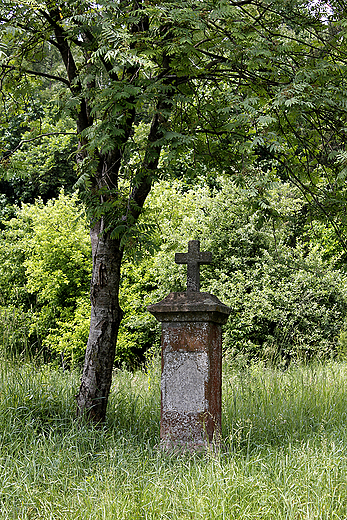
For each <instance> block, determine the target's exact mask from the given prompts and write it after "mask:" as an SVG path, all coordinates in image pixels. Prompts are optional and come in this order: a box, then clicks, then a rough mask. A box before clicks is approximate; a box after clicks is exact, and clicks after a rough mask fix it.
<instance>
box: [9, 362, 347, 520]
mask: <svg viewBox="0 0 347 520" xmlns="http://www.w3.org/2000/svg"><path fill="white" fill-rule="evenodd" d="M159 378H160V374H159V364H158V363H154V364H153V365H151V366H150V367H148V370H147V372H144V371H139V372H136V373H130V372H127V371H124V370H123V371H121V370H117V371H115V374H114V383H113V387H112V392H111V398H110V402H109V408H108V420H107V424H105V426H104V427H102V428H100V429H95V428H93V427H91V426H88V425H86V424H82V423H77V422H76V421H75V418H74V414H75V403H74V394H75V393H76V390H77V388H78V383H79V374H77V373H74V372H72V373H70V372H63V371H62V370H61V369H60V370H58V369H55V368H50V367H49V366H47V365H46V366H35V365H33V364H29V363H28V364H27V363H23V364H21V365H20V364H18V363H16V364H14V363H10V362H2V363H1V368H0V468H1V469H0V482H1V486H0V516H1V518H2V519H4V520H5V519H20V520H24V519H25V520H28V519H45V520H48V519H58V518H59V519H68V520H70V519H83V520H87V519H88V520H89V519H107V520H109V519H129V520H130V519H131V520H133V519H159V518H160V519H161V518H162V519H164V518H165V519H172V520H174V519H175V520H176V519H197V518H203V519H234V518H235V519H329V520H330V519H344V518H346V516H347V433H346V431H347V428H346V426H347V365H346V364H345V363H337V362H331V363H328V364H325V365H322V364H320V365H319V364H316V365H310V366H303V365H302V366H294V365H293V366H291V367H290V368H289V369H288V370H286V371H279V370H275V369H270V368H266V367H264V365H262V364H261V363H258V364H254V365H252V366H250V367H248V368H237V367H233V366H231V365H230V364H225V365H224V379H223V432H222V445H221V449H220V450H219V451H218V452H211V453H207V454H204V455H201V454H200V455H184V456H180V457H177V456H173V455H165V454H164V453H162V452H161V451H160V450H158V449H157V445H158V442H159V415H160V411H159V410H160V391H159Z"/></svg>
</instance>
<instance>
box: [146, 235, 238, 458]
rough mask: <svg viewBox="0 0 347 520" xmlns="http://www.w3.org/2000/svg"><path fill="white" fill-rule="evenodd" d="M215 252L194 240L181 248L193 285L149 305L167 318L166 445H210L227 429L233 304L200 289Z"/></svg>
mask: <svg viewBox="0 0 347 520" xmlns="http://www.w3.org/2000/svg"><path fill="white" fill-rule="evenodd" d="M211 260H212V254H211V253H208V252H200V243H199V241H198V240H191V241H190V242H189V244H188V253H176V255H175V262H176V263H177V264H187V291H186V292H179V293H170V294H169V295H168V296H167V297H166V298H164V300H162V301H161V302H159V303H157V304H155V305H150V306H149V307H148V310H149V312H151V313H152V314H153V315H154V316H155V317H156V318H157V320H158V321H160V322H161V323H162V336H161V348H162V376H161V422H160V438H161V445H162V446H163V448H164V449H172V448H183V449H184V448H187V449H190V450H196V449H201V448H204V447H207V446H208V445H209V443H210V442H211V441H212V440H213V439H214V438H216V439H218V438H219V435H220V431H221V405H222V395H221V387H222V330H221V326H222V324H224V323H226V321H227V319H228V316H229V314H230V308H229V307H227V306H226V305H224V304H223V303H221V302H220V301H219V300H218V298H216V297H215V296H213V295H212V294H209V293H201V292H200V265H201V264H208V263H210V262H211Z"/></svg>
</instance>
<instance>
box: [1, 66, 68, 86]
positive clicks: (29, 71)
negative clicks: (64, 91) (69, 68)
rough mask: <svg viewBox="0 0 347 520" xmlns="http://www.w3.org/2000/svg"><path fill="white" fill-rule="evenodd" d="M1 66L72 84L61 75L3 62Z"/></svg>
mask: <svg viewBox="0 0 347 520" xmlns="http://www.w3.org/2000/svg"><path fill="white" fill-rule="evenodd" d="M0 67H1V68H3V69H8V70H16V71H18V72H24V73H25V74H31V75H32V76H40V77H42V78H47V79H53V80H54V81H60V82H61V83H64V85H67V86H68V87H69V86H70V83H69V81H68V80H67V79H65V78H62V77H61V76H55V75H53V74H46V73H45V72H36V71H35V70H28V69H23V68H22V67H14V66H13V65H3V64H1V65H0Z"/></svg>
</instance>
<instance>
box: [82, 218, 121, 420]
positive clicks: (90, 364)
mask: <svg viewBox="0 0 347 520" xmlns="http://www.w3.org/2000/svg"><path fill="white" fill-rule="evenodd" d="M102 226H103V221H102V220H101V221H100V222H99V223H98V224H97V225H96V226H94V228H92V229H91V232H90V236H91V243H92V254H93V275H92V281H91V291H90V296H91V303H92V312H91V322H90V332H89V339H88V343H87V350H86V357H85V362H84V369H83V375H82V381H81V386H80V390H79V393H78V395H77V397H76V399H77V414H78V415H83V414H86V416H87V418H88V419H91V420H92V421H93V422H94V423H100V422H102V421H104V419H105V416H106V407H107V401H108V396H109V392H110V387H111V382H112V369H113V362H114V357H115V349H116V343H117V335H118V329H119V325H120V322H121V320H122V316H123V311H122V309H121V308H120V306H119V301H118V294H119V283H120V267H121V261H122V256H123V248H122V247H121V246H120V241H119V240H113V239H111V238H110V237H109V234H108V233H102V231H103V230H102Z"/></svg>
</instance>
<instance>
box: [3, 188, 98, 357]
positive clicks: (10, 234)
mask: <svg viewBox="0 0 347 520" xmlns="http://www.w3.org/2000/svg"><path fill="white" fill-rule="evenodd" d="M4 227H5V229H4V230H3V231H2V234H1V242H0V265H1V268H0V289H1V293H2V304H3V306H10V307H9V308H10V309H11V308H12V307H13V306H16V307H17V308H18V309H20V312H21V313H23V316H25V320H24V321H25V322H27V323H29V325H28V337H27V342H28V347H27V348H29V349H30V348H31V349H32V350H34V351H36V349H37V342H38V338H39V343H40V344H42V345H43V347H44V348H45V350H46V354H47V355H49V354H51V355H53V356H54V353H55V352H56V351H58V352H65V355H66V357H67V359H69V360H70V361H71V360H74V361H80V360H81V356H82V351H83V348H84V347H85V345H86V342H87V338H88V332H86V315H89V317H90V304H89V301H88V293H89V280H90V275H91V248H90V240H89V236H88V226H87V222H86V218H85V215H84V210H83V207H82V206H81V204H80V203H79V201H78V198H77V196H76V195H72V196H69V195H65V194H64V193H63V192H61V193H60V195H59V197H58V198H57V199H52V200H51V201H49V202H48V203H47V204H46V205H45V204H43V202H42V201H41V200H38V201H36V202H35V204H24V205H23V206H22V208H21V209H20V210H18V212H17V216H16V218H13V219H11V220H10V221H8V222H5V223H4ZM11 306H12V307H11ZM89 317H88V321H89ZM71 330H74V333H73V334H71ZM69 331H70V336H69ZM68 338H70V340H69V339H68ZM82 345H84V347H83V346H82Z"/></svg>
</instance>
